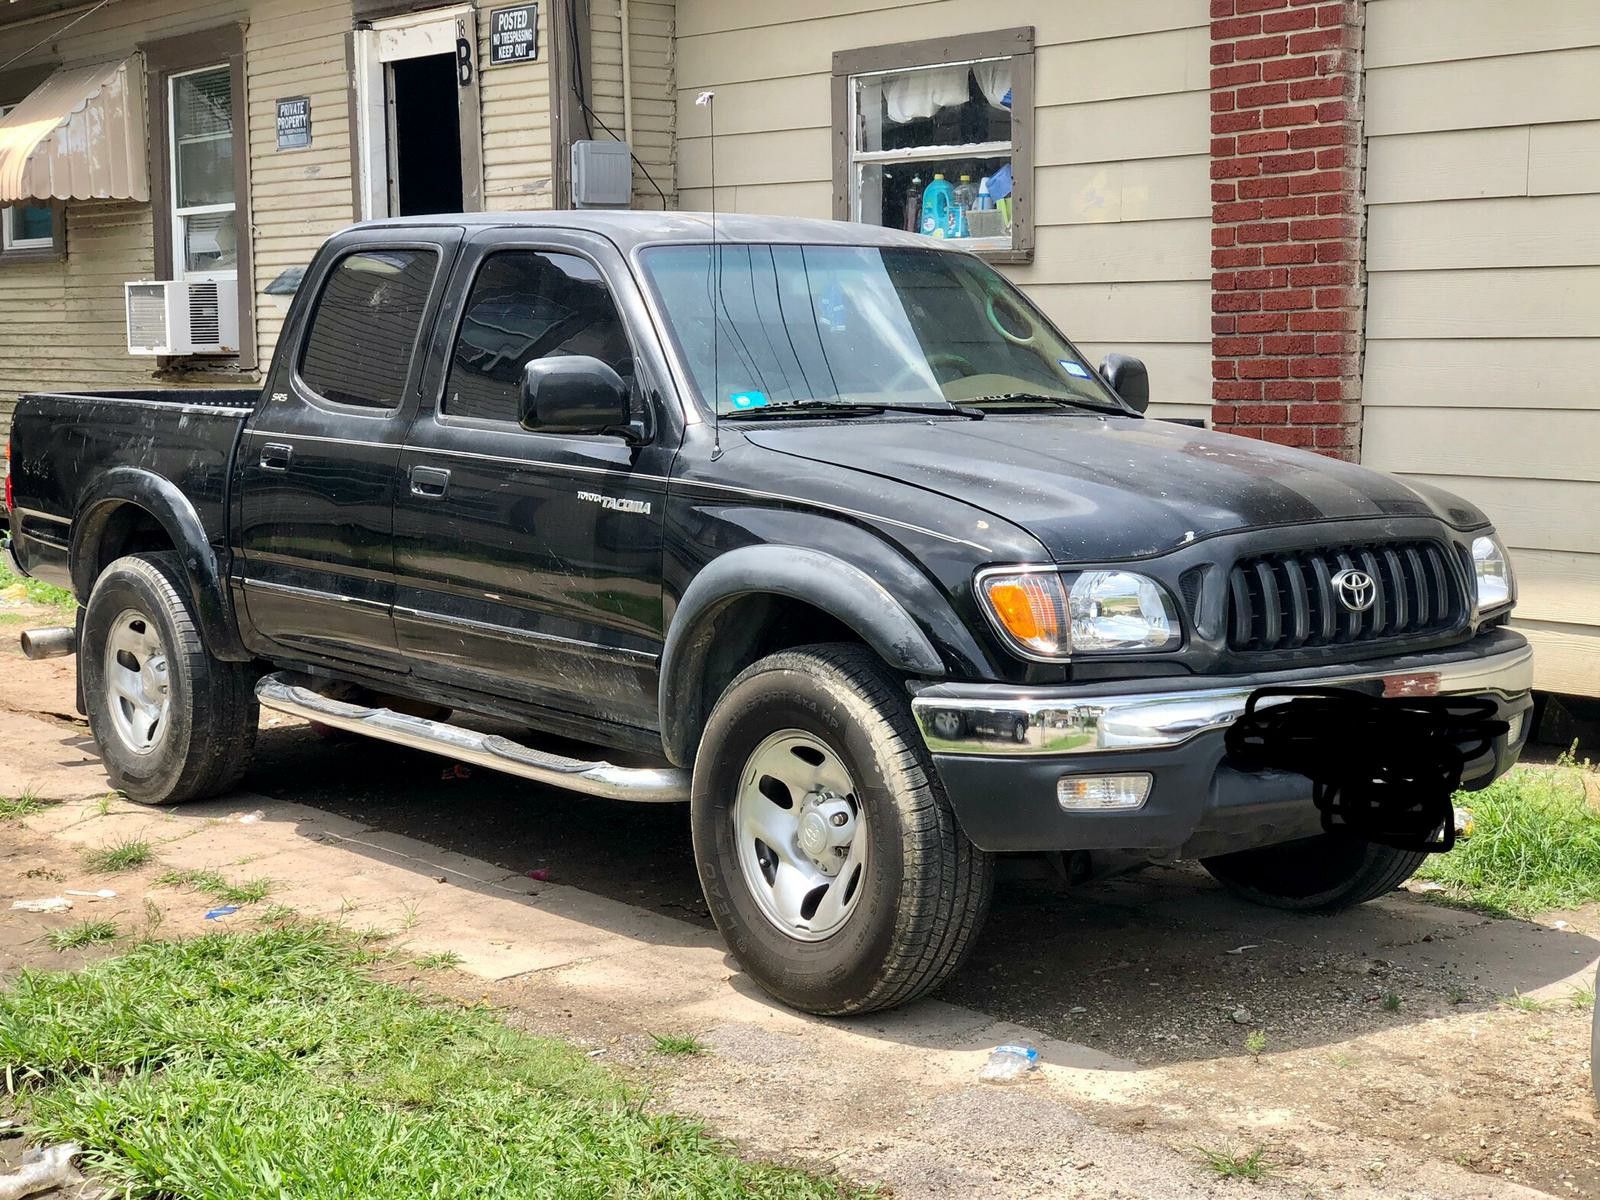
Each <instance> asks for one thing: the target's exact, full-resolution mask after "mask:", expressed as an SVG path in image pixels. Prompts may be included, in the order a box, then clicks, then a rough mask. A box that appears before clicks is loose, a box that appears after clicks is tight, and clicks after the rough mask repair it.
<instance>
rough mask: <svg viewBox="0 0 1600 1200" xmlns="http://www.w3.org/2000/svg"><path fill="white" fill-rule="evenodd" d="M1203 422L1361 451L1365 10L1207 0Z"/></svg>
mask: <svg viewBox="0 0 1600 1200" xmlns="http://www.w3.org/2000/svg"><path fill="white" fill-rule="evenodd" d="M1211 16H1212V21H1211V64H1212V66H1211V134H1212V137H1211V200H1212V209H1211V246H1212V250H1211V266H1212V271H1213V274H1212V276H1211V311H1212V319H1211V333H1212V338H1213V340H1212V343H1211V375H1212V392H1211V394H1212V402H1213V406H1212V410H1211V420H1212V424H1213V425H1214V426H1215V427H1216V428H1218V429H1225V430H1227V431H1229V432H1231V433H1240V434H1246V435H1249V436H1251V437H1260V438H1265V439H1266V440H1268V441H1272V442H1282V443H1284V444H1286V445H1291V446H1305V447H1311V448H1315V449H1317V450H1320V451H1322V452H1323V453H1325V454H1330V455H1333V456H1335V457H1338V458H1349V459H1354V458H1356V457H1357V456H1358V455H1359V453H1360V445H1361V403H1360V402H1361V336H1360V335H1361V326H1362V302H1363V287H1362V278H1361V268H1362V261H1363V260H1362V245H1361V237H1362V231H1361V226H1362V222H1361V207H1360V196H1361V102H1360V99H1361V20H1362V8H1361V3H1360V0H1335V2H1332V3H1328V2H1322V3H1318V2H1317V0H1211Z"/></svg>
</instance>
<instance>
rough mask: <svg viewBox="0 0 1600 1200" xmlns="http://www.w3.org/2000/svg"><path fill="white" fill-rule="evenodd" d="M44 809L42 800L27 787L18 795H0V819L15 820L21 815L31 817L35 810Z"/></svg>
mask: <svg viewBox="0 0 1600 1200" xmlns="http://www.w3.org/2000/svg"><path fill="white" fill-rule="evenodd" d="M43 810H44V801H43V800H40V799H39V797H38V795H37V794H36V793H35V792H34V791H33V790H32V789H29V790H28V791H26V792H23V793H22V795H20V796H0V821H15V820H17V819H19V818H21V817H31V816H32V815H33V814H34V813H36V812H42V811H43Z"/></svg>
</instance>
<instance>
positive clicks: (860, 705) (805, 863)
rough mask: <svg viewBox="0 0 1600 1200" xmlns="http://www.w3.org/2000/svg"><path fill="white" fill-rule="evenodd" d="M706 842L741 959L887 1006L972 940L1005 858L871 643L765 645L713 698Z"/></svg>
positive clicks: (905, 997)
mask: <svg viewBox="0 0 1600 1200" xmlns="http://www.w3.org/2000/svg"><path fill="white" fill-rule="evenodd" d="M691 823H692V825H693V829H694V847H695V860H696V862H697V864H698V866H699V870H700V880H701V884H702V886H703V887H704V889H705V895H706V903H707V905H708V906H709V908H710V909H711V914H712V917H713V918H714V919H715V920H716V923H717V927H718V929H720V930H721V931H722V935H723V937H724V938H725V939H726V940H727V942H728V946H729V948H730V949H731V950H732V951H733V954H734V956H735V957H736V958H737V959H738V960H739V962H740V964H741V965H742V966H743V967H744V969H745V970H746V971H747V972H748V973H749V974H750V976H751V977H752V978H753V979H754V980H755V981H756V982H757V983H759V984H760V985H761V986H762V987H763V988H765V989H766V990H767V991H768V992H770V993H772V994H773V995H774V996H777V997H778V998H779V999H780V1000H783V1001H784V1002H785V1003H788V1004H791V1005H793V1006H794V1007H795V1008H799V1009H804V1010H805V1011H807V1012H814V1013H821V1014H825V1015H843V1014H848V1013H863V1012H871V1011H874V1010H876V1009H882V1008H890V1007H893V1006H895V1005H898V1004H904V1003H906V1002H907V1001H910V1000H913V999H915V998H917V997H918V996H921V995H922V994H924V993H925V992H927V991H929V990H930V989H932V988H934V987H936V986H938V984H939V983H941V982H942V981H943V980H944V979H946V978H947V977H948V976H949V975H950V974H951V973H952V972H953V971H955V970H956V968H957V967H958V966H960V964H961V962H962V961H963V960H964V959H965V958H966V956H967V954H968V952H969V951H970V950H971V948H972V945H973V942H974V940H975V938H976V936H977V932H978V930H979V928H980V927H981V926H982V924H983V919H984V917H985V915H986V913H987V911H988V904H989V894H990V890H991V886H992V882H993V860H992V859H991V857H990V856H989V855H987V854H985V853H983V852H982V851H980V850H978V849H977V848H976V847H974V846H973V845H972V844H971V843H970V842H968V841H967V839H966V837H965V836H964V835H963V834H962V833H961V831H960V829H959V828H958V827H957V825H956V821H955V814H954V813H953V812H952V810H951V808H950V802H949V800H948V799H946V797H945V795H944V791H943V789H942V788H941V786H940V784H939V781H938V779H937V777H936V776H935V774H934V772H933V765H932V762H931V761H930V760H929V758H928V755H927V751H926V750H925V749H924V748H923V746H922V742H921V739H920V737H919V736H918V734H917V732H916V730H915V728H914V726H913V725H912V722H911V716H910V711H909V706H908V705H907V704H906V702H905V699H904V691H903V689H902V688H901V687H900V686H899V684H898V682H897V681H896V680H895V679H894V678H893V677H892V676H891V675H890V674H889V673H888V672H887V671H886V670H885V669H884V668H883V666H882V665H881V664H880V663H879V662H878V660H877V659H876V658H875V657H874V656H873V655H872V654H871V653H870V652H869V651H867V650H865V649H863V648H861V647H858V646H849V645H835V646H813V647H807V648H803V649H800V650H792V651H785V652H783V653H780V654H774V655H772V656H771V657H769V658H765V659H762V660H761V661H760V662H758V663H756V664H755V665H754V666H752V667H750V668H749V669H748V670H746V671H745V672H744V673H743V674H742V675H740V676H739V677H738V678H737V679H735V680H734V681H733V683H732V684H730V685H729V687H728V689H727V691H726V692H724V693H723V695H722V697H721V699H720V700H719V701H718V702H717V705H716V707H715V709H714V710H713V711H712V714H711V719H710V720H709V722H708V723H707V725H706V731H705V735H704V737H703V739H702V741H701V744H700V752H699V755H698V758H697V760H696V763H695V772H694V792H693V800H692V804H691Z"/></svg>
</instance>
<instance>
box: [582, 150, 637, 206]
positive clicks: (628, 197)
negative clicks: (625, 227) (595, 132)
mask: <svg viewBox="0 0 1600 1200" xmlns="http://www.w3.org/2000/svg"><path fill="white" fill-rule="evenodd" d="M632 202H633V160H632V158H631V157H630V156H629V153H628V143H627V142H603V141H582V142H573V143H572V206H573V207H574V208H627V207H628V206H629V205H630V204H631V203H632Z"/></svg>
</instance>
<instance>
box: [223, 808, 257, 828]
mask: <svg viewBox="0 0 1600 1200" xmlns="http://www.w3.org/2000/svg"><path fill="white" fill-rule="evenodd" d="M227 819H228V820H230V821H232V822H234V823H235V824H237V825H254V824H255V823H256V822H257V821H265V820H266V819H267V814H266V813H264V812H262V811H261V810H260V809H259V808H258V809H256V810H255V812H247V813H245V812H236V813H229V814H228V817H227Z"/></svg>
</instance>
